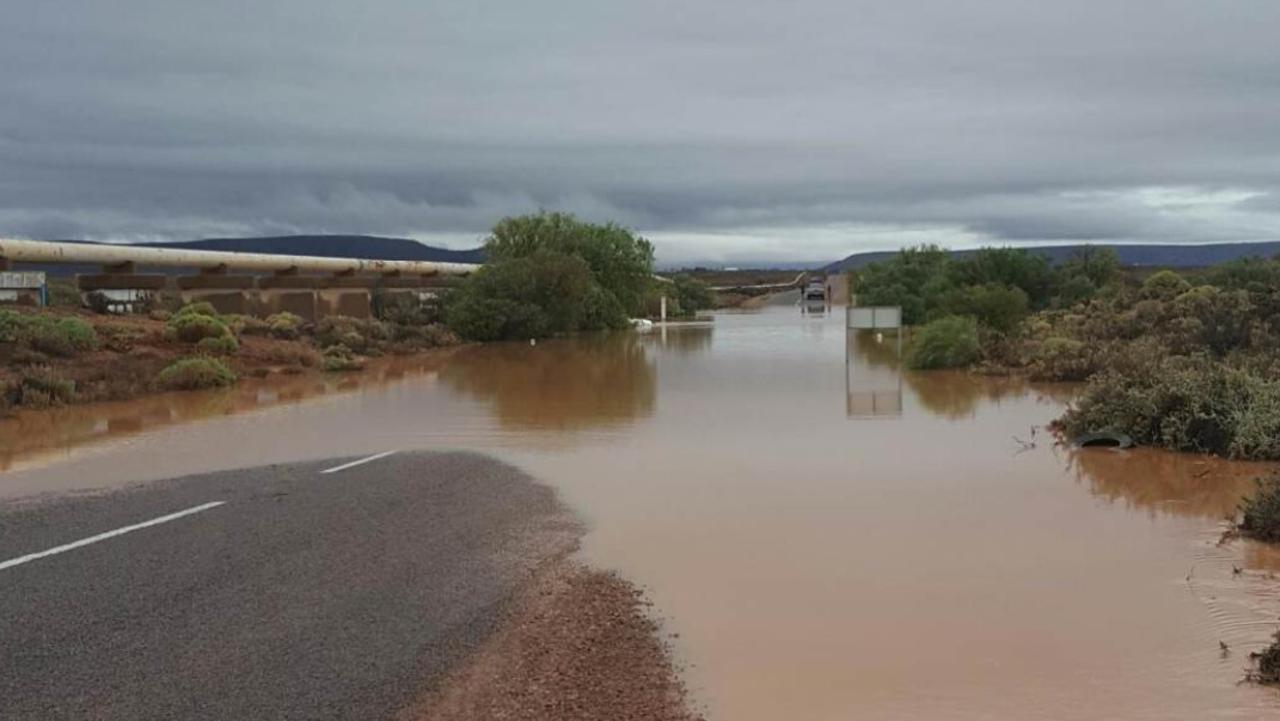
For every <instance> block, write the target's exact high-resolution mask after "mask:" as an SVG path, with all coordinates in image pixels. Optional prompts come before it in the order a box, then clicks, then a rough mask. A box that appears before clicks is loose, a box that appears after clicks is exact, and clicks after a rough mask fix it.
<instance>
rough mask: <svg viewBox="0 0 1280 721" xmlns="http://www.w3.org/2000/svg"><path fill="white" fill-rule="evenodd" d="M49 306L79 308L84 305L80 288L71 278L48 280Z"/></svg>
mask: <svg viewBox="0 0 1280 721" xmlns="http://www.w3.org/2000/svg"><path fill="white" fill-rule="evenodd" d="M48 288H49V306H50V307H51V308H79V307H81V306H82V305H84V302H83V300H82V299H81V298H80V289H79V288H77V287H76V284H75V281H73V280H59V279H50V280H49V286H48Z"/></svg>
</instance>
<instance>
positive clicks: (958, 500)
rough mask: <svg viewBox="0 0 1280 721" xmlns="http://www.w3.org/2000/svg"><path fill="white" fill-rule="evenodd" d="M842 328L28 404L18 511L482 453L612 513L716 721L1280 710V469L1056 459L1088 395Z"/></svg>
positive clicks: (1178, 715)
mask: <svg viewBox="0 0 1280 721" xmlns="http://www.w3.org/2000/svg"><path fill="white" fill-rule="evenodd" d="M842 320H843V318H842V317H841V316H838V315H837V316H835V317H832V316H822V315H815V314H801V313H800V311H799V310H798V309H795V308H770V309H766V310H764V311H761V312H758V313H726V314H720V315H719V316H717V318H716V320H715V323H714V327H710V328H705V327H704V328H697V327H689V328H678V329H677V328H672V329H668V331H667V332H666V333H665V334H664V333H661V332H654V333H652V334H648V335H623V336H617V337H612V338H603V339H601V338H595V339H578V340H569V341H555V342H543V343H539V344H538V345H536V346H529V345H526V344H513V345H498V346H485V347H473V348H463V349H458V350H456V351H454V352H451V353H443V354H440V355H439V356H434V357H430V358H426V359H415V360H413V361H388V362H385V363H383V364H379V365H378V366H376V367H375V369H374V370H373V371H371V372H369V373H366V374H361V375H358V376H350V377H342V378H332V377H330V378H323V377H314V376H306V377H296V378H278V379H269V380H264V381H254V382H252V383H249V384H246V385H244V386H242V387H240V388H237V389H236V390H233V391H230V392H225V393H216V394H175V395H170V396H159V397H155V398H149V399H145V400H141V401H137V402H133V403H123V404H112V405H100V406H93V407H83V408H70V409H63V410H60V411H55V412H43V413H27V414H22V415H20V416H19V417H18V418H16V419H10V420H6V421H0V467H2V468H4V469H5V470H3V471H0V496H3V497H8V498H15V497H21V496H28V495H32V494H39V493H58V492H68V491H92V490H100V489H106V488H113V487H119V486H121V485H127V484H129V483H134V482H138V481H141V480H146V479H154V478H159V477H166V476H172V475H176V474H182V473H190V472H197V471H206V470H213V469H218V468H227V467H234V466H248V465H259V464H263V463H270V462H277V461H290V460H300V459H306V458H317V457H330V456H336V455H359V454H365V453H373V452H378V451H383V450H389V449H399V448H404V449H408V448H467V449H478V450H482V451H485V452H489V453H492V454H494V455H496V456H499V457H501V458H503V459H506V460H509V461H511V462H513V463H516V464H518V465H520V466H522V467H524V468H526V469H527V470H529V471H530V472H532V473H533V474H535V475H537V476H539V477H540V478H543V479H545V480H546V481H547V482H549V483H551V484H553V485H554V486H556V487H557V488H559V489H560V491H561V493H562V494H563V496H564V498H565V499H566V500H567V501H568V502H569V503H570V504H571V505H573V506H575V507H576V508H578V509H580V510H581V511H582V513H583V514H584V516H585V517H586V518H587V519H588V520H589V521H590V523H591V527H592V530H591V532H590V533H589V535H588V538H587V540H586V547H585V549H584V551H583V554H584V556H585V557H586V559H587V560H589V561H591V562H594V563H596V564H598V565H601V566H605V567H609V568H616V569H619V570H621V571H622V572H623V573H624V574H626V575H627V576H628V577H629V578H631V579H633V580H635V581H636V582H638V583H640V584H641V585H643V586H645V587H646V588H647V590H648V591H649V593H650V596H651V598H652V599H653V600H654V601H655V603H656V608H657V609H659V612H660V613H661V615H662V616H663V617H664V618H665V619H666V622H667V628H668V629H669V630H670V632H671V633H673V634H677V636H676V637H674V638H673V643H674V645H675V648H676V649H677V651H678V653H679V654H680V657H681V659H682V660H683V661H684V662H685V663H686V664H687V666H688V669H687V672H686V677H687V679H688V681H689V683H690V685H691V686H692V687H693V690H694V692H695V694H696V696H697V697H698V698H699V699H700V700H701V702H702V703H703V704H705V707H706V709H707V711H708V712H709V713H710V715H711V716H712V717H713V718H715V719H733V720H736V721H752V720H755V719H815V720H826V719H832V720H834V719H841V720H845V719H920V720H928V721H933V720H935V719H975V720H976V719H1000V720H1005V719H1007V720H1009V721H1025V720H1027V719H1055V720H1062V719H1068V720H1070V719H1161V720H1167V719H1187V720H1189V721H1190V720H1195V721H1200V720H1203V719H1280V692H1276V691H1273V690H1270V689H1262V688H1257V687H1253V686H1249V685H1241V684H1239V683H1238V682H1239V681H1240V679H1241V678H1242V676H1243V672H1244V669H1245V666H1246V664H1247V656H1248V653H1249V652H1250V651H1252V650H1256V649H1259V648H1261V647H1262V646H1263V645H1264V644H1265V642H1266V641H1267V640H1268V638H1269V636H1270V635H1271V633H1272V632H1273V631H1274V630H1275V629H1276V627H1277V625H1278V623H1280V581H1278V580H1276V577H1275V574H1280V552H1277V551H1276V550H1274V549H1272V548H1269V547H1266V546H1262V545H1259V544H1254V543H1251V542H1247V541H1241V540H1227V541H1225V542H1222V541H1221V537H1222V533H1223V531H1224V529H1225V528H1226V523H1225V522H1224V520H1223V519H1224V518H1225V517H1226V516H1227V515H1228V514H1230V513H1231V512H1232V510H1233V509H1234V508H1235V506H1236V504H1237V503H1238V501H1239V499H1240V497H1241V496H1242V495H1243V494H1245V493H1247V492H1248V491H1249V489H1250V488H1251V485H1252V482H1253V479H1254V478H1256V477H1257V476H1258V475H1259V474H1261V473H1263V472H1266V471H1267V467H1266V466H1263V465H1258V464H1239V463H1228V462H1224V461H1217V460H1211V459H1205V458H1199V457H1194V456H1187V455H1177V454H1170V453H1162V452H1157V451H1152V450H1146V449H1136V450H1131V451H1116V450H1111V449H1088V450H1086V451H1073V450H1070V449H1067V448H1063V447H1059V446H1056V445H1055V444H1054V442H1053V439H1052V438H1051V437H1049V436H1048V434H1047V433H1046V432H1045V431H1044V430H1043V429H1042V428H1040V426H1043V424H1045V423H1047V422H1048V421H1049V420H1050V419H1052V418H1053V417H1054V416H1056V415H1057V414H1058V413H1059V412H1060V411H1061V409H1062V407H1063V405H1064V404H1065V403H1067V402H1069V399H1070V397H1071V394H1072V392H1073V391H1072V389H1070V388H1064V387H1051V386H1049V387H1036V386H1032V385H1028V384H1026V383H1023V382H1019V381H1013V380H1007V379H983V378H975V377H971V376H968V375H964V374H956V373H933V374H910V373H906V374H904V373H900V372H899V370H898V368H897V365H896V362H895V359H896V349H895V347H894V345H893V342H892V338H886V339H884V340H883V342H877V341H876V340H875V339H874V338H870V337H862V338H854V339H847V338H846V335H845V333H844V330H843V323H842ZM1033 427H1035V431H1034V434H1033ZM68 540H72V539H68ZM1233 567H1238V568H1240V569H1241V572H1240V573H1235V572H1234V570H1233ZM1219 642H1222V643H1225V644H1227V645H1228V647H1229V650H1228V651H1227V652H1225V653H1224V652H1223V651H1222V650H1221V647H1220V645H1219Z"/></svg>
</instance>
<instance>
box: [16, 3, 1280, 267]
mask: <svg viewBox="0 0 1280 721" xmlns="http://www.w3.org/2000/svg"><path fill="white" fill-rule="evenodd" d="M0 11H2V12H0V17H3V24H2V25H0V33H2V35H0V37H2V38H3V40H2V41H0V99H2V102H0V234H5V235H19V236H29V237H85V238H95V239H108V240H120V241H129V240H138V239H153V238H188V237H199V236H208V235H227V234H237V235H238V234H258V233H290V232H308V233H310V232H360V233H376V234H388V235H411V236H414V237H419V238H423V239H426V240H437V241H440V242H446V243H449V244H453V245H471V244H474V242H475V241H476V239H478V238H479V237H481V236H482V235H483V233H484V231H485V229H486V228H488V227H489V226H490V225H492V223H493V222H494V221H495V220H496V219H498V218H499V217H501V216H503V215H507V214H511V213H520V212H528V211H533V210H537V209H539V208H550V209H564V210H569V211H572V212H575V213H578V214H580V215H582V216H584V217H587V218H590V219H595V220H605V219H611V220H616V221H618V222H621V223H624V224H626V225H629V226H632V227H635V228H637V229H639V230H641V231H642V232H644V233H646V234H650V235H652V237H654V238H655V240H656V241H657V242H658V247H659V251H660V255H661V256H663V257H666V258H668V259H681V258H699V259H702V258H712V257H723V258H726V259H753V258H759V259H787V258H790V259H799V260H807V259H823V258H830V257H835V256H839V255H842V254H844V253H847V252H852V251H855V250H860V249H868V248H871V247H876V248H882V247H891V246H893V245H901V244H904V243H907V242H920V241H921V240H922V239H923V240H928V239H931V238H936V240H937V241H938V242H942V243H944V244H946V243H952V244H955V243H968V244H972V243H978V242H994V243H1001V242H1037V241H1056V240H1112V241H1131V242H1157V241H1164V242H1196V241H1223V240H1260V239H1275V238H1280V202H1278V201H1277V200H1276V199H1277V197H1280V195H1278V191H1277V189H1280V133H1277V132H1276V128H1278V127H1280V45H1278V44H1277V43H1276V42H1275V41H1274V36H1275V32H1276V30H1277V28H1280V3H1275V2H1274V1H1273V0H1229V1H1227V2H1220V3H1209V2H1203V0H1199V1H1197V2H1190V1H1186V0H1128V1H1127V2H1123V3H1117V2H1114V1H1108V2H1097V1H1095V0H1084V1H1077V2H1071V3H1052V4H1050V3H1030V2H1026V1H1025V0H973V1H972V2H956V1H955V0H901V1H899V2H892V3H889V2H880V1H877V2H868V1H865V0H852V1H851V0H822V1H814V0H806V1H801V2H751V1H747V2H743V1H739V0H733V1H730V0H707V1H704V2H665V1H659V2H648V3H634V2H630V3H619V2H611V1H609V0H594V1H590V2H588V1H580V0H568V1H558V2H554V3H526V2H519V3H517V2H484V1H476V0H468V1H467V2H452V1H441V0H435V1H432V2H423V1H422V0H365V1H364V2H343V1H329V2H319V3H317V2H313V1H304V0H255V1H254V2H248V1H244V0H233V1H223V2H216V3H215V2H206V3H193V2H173V1H172V0H169V1H160V0H114V1H113V2H101V1H100V0H58V1H56V2H36V3H32V2H19V1H18V0H0Z"/></svg>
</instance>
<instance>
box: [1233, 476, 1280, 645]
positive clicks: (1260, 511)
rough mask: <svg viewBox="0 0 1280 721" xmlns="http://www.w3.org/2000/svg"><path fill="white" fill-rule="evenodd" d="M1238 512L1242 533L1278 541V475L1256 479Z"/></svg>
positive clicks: (1279, 504)
mask: <svg viewBox="0 0 1280 721" xmlns="http://www.w3.org/2000/svg"><path fill="white" fill-rule="evenodd" d="M1240 512H1241V519H1240V531H1241V532H1242V533H1244V534H1245V535H1247V536H1250V537H1252V538H1256V539H1258V540H1260V541H1270V542H1272V543H1274V542H1276V541H1280V475H1272V476H1269V477H1267V478H1260V479H1258V487H1257V489H1256V490H1255V491H1254V493H1253V495H1252V496H1249V497H1248V498H1246V499H1244V501H1242V502H1241V503H1240ZM1277 660H1280V659H1277ZM1277 670H1280V665H1278V666H1277Z"/></svg>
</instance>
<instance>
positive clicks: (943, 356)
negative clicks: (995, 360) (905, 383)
mask: <svg viewBox="0 0 1280 721" xmlns="http://www.w3.org/2000/svg"><path fill="white" fill-rule="evenodd" d="M981 356H982V347H981V345H980V344H979V342H978V324H977V322H976V321H975V320H974V319H973V318H968V317H960V316H947V317H944V318H939V319H937V320H935V321H931V322H930V323H928V324H926V325H925V326H924V327H923V328H921V329H920V330H919V331H918V332H917V333H916V336H915V337H914V338H912V340H911V349H910V351H909V353H908V356H907V364H908V365H909V366H911V367H912V368H917V369H929V368H960V367H964V366H968V365H972V364H973V363H974V362H975V361H977V360H978V359H979V358H980V357H981Z"/></svg>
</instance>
